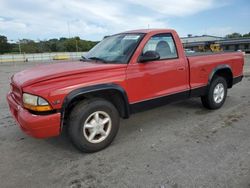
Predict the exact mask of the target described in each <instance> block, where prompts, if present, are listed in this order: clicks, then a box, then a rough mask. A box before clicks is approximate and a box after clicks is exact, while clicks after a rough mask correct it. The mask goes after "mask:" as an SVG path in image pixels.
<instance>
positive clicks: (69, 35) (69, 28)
mask: <svg viewBox="0 0 250 188" xmlns="http://www.w3.org/2000/svg"><path fill="white" fill-rule="evenodd" d="M67 25H68V34H69V38H70V25H69V22H67Z"/></svg>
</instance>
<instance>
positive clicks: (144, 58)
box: [139, 51, 160, 63]
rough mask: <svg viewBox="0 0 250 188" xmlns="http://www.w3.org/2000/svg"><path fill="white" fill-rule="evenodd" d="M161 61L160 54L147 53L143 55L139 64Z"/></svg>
mask: <svg viewBox="0 0 250 188" xmlns="http://www.w3.org/2000/svg"><path fill="white" fill-rule="evenodd" d="M159 59H160V54H159V53H158V52H156V51H146V52H145V53H144V54H142V55H141V56H140V57H139V62H141V63H143V62H147V61H154V60H159Z"/></svg>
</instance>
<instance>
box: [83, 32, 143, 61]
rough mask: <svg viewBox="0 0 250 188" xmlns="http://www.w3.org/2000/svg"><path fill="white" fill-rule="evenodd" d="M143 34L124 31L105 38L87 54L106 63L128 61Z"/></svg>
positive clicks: (90, 57)
mask: <svg viewBox="0 0 250 188" xmlns="http://www.w3.org/2000/svg"><path fill="white" fill-rule="evenodd" d="M142 37H143V34H134V33H130V34H127V33H123V34H118V35H113V36H110V37H107V38H105V39H103V40H102V41H101V42H100V43H98V44H97V45H96V46H95V47H94V48H92V49H91V50H90V51H89V52H88V53H87V55H86V58H87V59H92V60H99V61H103V62H104V63H124V64H125V63H128V61H129V59H130V57H131V56H132V54H133V52H134V50H135V48H136V47H137V45H138V43H139V42H140V41H141V38H142Z"/></svg>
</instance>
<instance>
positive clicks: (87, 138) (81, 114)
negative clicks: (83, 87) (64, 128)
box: [68, 98, 120, 152]
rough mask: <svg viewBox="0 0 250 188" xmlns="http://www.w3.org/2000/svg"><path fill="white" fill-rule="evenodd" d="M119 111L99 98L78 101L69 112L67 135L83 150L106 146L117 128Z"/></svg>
mask: <svg viewBox="0 0 250 188" xmlns="http://www.w3.org/2000/svg"><path fill="white" fill-rule="evenodd" d="M119 119H120V118H119V113H118V111H117V109H116V108H115V107H114V105H113V104H112V103H110V102H109V101H106V100H104V99H100V98H93V99H89V100H85V101H82V102H80V103H79V104H78V105H76V106H75V107H74V109H73V110H72V112H71V114H70V120H69V129H68V131H69V136H70V138H71V140H72V142H73V144H74V145H75V146H76V147H77V148H78V149H79V150H81V151H83V152H96V151H99V150H101V149H104V148H105V147H107V146H108V145H109V144H111V142H112V141H113V139H114V138H115V136H116V134H117V132H118V129H119Z"/></svg>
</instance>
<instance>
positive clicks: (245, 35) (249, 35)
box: [242, 32, 250, 37]
mask: <svg viewBox="0 0 250 188" xmlns="http://www.w3.org/2000/svg"><path fill="white" fill-rule="evenodd" d="M242 36H243V37H250V32H249V33H246V34H244V35H242Z"/></svg>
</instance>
